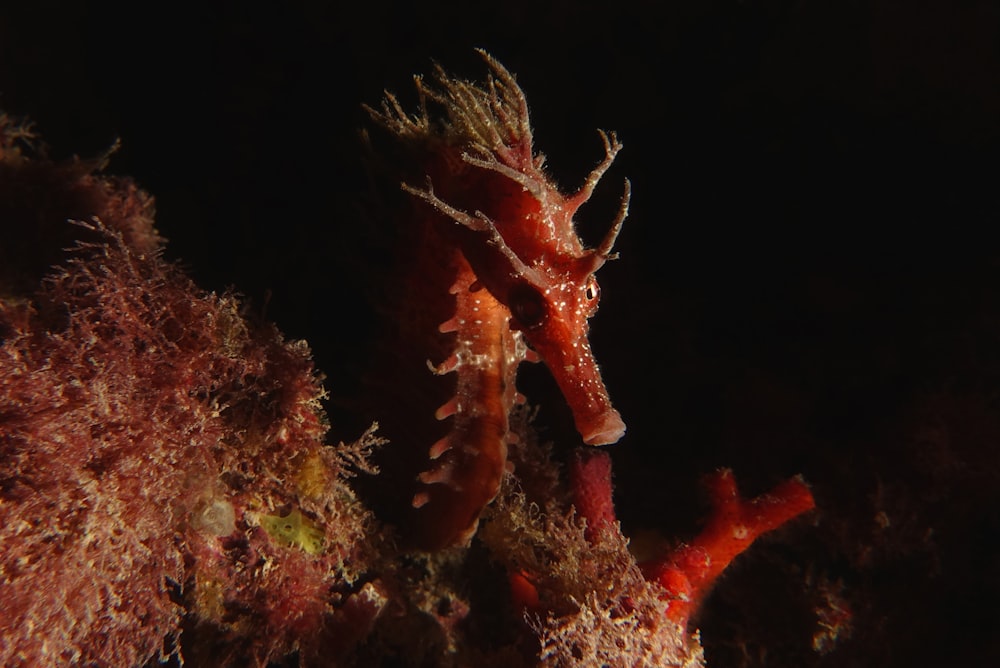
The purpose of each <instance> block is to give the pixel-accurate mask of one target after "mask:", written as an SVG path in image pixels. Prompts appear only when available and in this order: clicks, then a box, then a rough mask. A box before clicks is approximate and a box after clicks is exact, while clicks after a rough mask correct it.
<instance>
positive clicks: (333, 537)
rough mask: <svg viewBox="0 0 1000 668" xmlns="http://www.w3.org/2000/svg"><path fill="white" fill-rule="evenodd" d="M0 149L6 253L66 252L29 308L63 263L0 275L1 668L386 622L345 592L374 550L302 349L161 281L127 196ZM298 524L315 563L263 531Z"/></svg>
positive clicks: (146, 221)
mask: <svg viewBox="0 0 1000 668" xmlns="http://www.w3.org/2000/svg"><path fill="white" fill-rule="evenodd" d="M0 131H2V132H3V135H2V136H0V145H2V146H3V153H2V157H3V162H2V163H0V173H2V176H0V190H2V194H3V197H2V200H0V206H2V207H3V212H2V215H3V220H4V223H5V225H6V226H7V227H6V229H5V233H4V246H5V247H6V248H17V247H18V246H19V245H20V243H21V242H23V239H22V238H19V237H18V236H17V235H18V233H19V232H21V231H25V232H26V234H27V236H28V239H29V240H30V241H32V242H33V243H34V242H37V236H36V231H37V229H39V228H41V229H51V230H57V231H58V233H57V234H54V235H53V237H54V239H52V240H50V241H49V243H56V244H63V245H65V244H64V242H63V240H64V239H66V238H67V237H71V236H74V235H75V236H77V237H78V239H79V241H78V242H77V243H76V246H75V248H74V249H73V250H72V251H70V252H69V254H68V255H67V256H66V257H65V258H64V260H63V262H62V263H61V266H60V267H58V268H57V269H55V270H51V271H50V273H49V274H48V275H47V276H46V277H45V278H44V280H43V281H41V283H40V284H36V288H35V289H34V290H31V291H25V290H23V288H22V286H24V285H26V284H27V278H28V277H30V276H32V275H37V272H39V270H40V268H39V267H38V266H37V265H35V264H34V262H35V260H36V259H37V258H41V257H47V256H51V255H55V254H57V253H58V252H59V251H58V246H57V247H56V248H50V247H39V248H33V250H34V252H32V253H26V254H24V255H23V256H19V257H18V256H8V257H6V258H5V262H4V282H3V284H2V285H0V335H2V347H0V546H2V547H0V592H2V597H3V611H4V612H3V615H2V617H0V664H2V665H4V666H55V665H104V666H131V665H138V664H141V663H143V662H144V661H146V660H147V659H149V658H150V657H155V656H158V655H162V656H167V655H169V654H171V653H173V652H177V651H179V650H178V643H180V642H182V643H183V645H184V646H186V647H191V648H192V649H191V653H190V656H191V658H192V659H194V660H195V661H196V663H200V664H201V665H211V664H215V663H226V662H227V661H228V660H229V658H230V657H239V658H240V660H241V661H250V662H252V663H255V664H257V665H265V664H266V663H267V662H268V661H269V660H271V659H278V658H281V657H284V656H286V655H288V654H289V653H290V652H292V651H295V650H297V651H299V652H301V654H302V656H303V657H304V658H308V657H315V656H319V655H320V654H322V655H323V656H329V655H330V653H331V652H333V653H334V654H333V655H336V652H337V651H339V650H341V649H347V648H348V647H349V646H350V644H351V641H352V639H359V638H360V636H362V635H363V634H364V632H366V631H367V627H368V626H369V625H370V624H371V622H372V620H373V619H374V616H375V615H376V614H377V613H378V609H379V608H380V601H381V597H380V595H379V594H378V585H377V583H370V582H369V583H365V582H361V581H360V579H359V578H360V575H361V573H362V572H363V569H364V564H366V563H367V561H368V559H369V554H368V552H369V549H370V548H369V547H368V546H370V545H373V544H374V543H373V542H372V541H373V539H374V536H373V535H371V534H370V533H369V532H368V530H367V528H368V524H367V522H368V516H367V514H366V513H365V512H364V510H363V509H362V508H361V506H360V505H359V504H357V503H355V502H354V499H353V496H352V493H351V492H350V490H349V489H348V487H347V486H346V485H345V484H344V478H345V469H344V461H345V458H344V457H342V456H341V455H340V454H339V453H338V451H336V450H334V449H331V448H328V447H325V446H324V445H323V444H322V441H321V439H322V437H323V435H324V433H325V431H326V427H325V425H324V419H323V413H322V409H321V408H320V404H319V399H320V397H321V395H322V388H321V387H320V385H319V381H318V379H317V377H316V375H315V373H314V371H313V367H312V362H311V360H310V356H309V351H308V348H306V346H305V344H303V343H301V342H289V341H285V340H283V339H282V337H281V336H280V335H279V334H278V332H277V331H276V330H275V329H274V328H273V327H271V326H268V325H256V324H252V323H250V322H248V321H247V320H246V319H244V317H243V316H242V315H241V313H240V307H239V304H238V303H237V302H236V300H235V299H233V298H232V297H230V296H219V295H214V294H208V293H205V292H203V291H201V290H199V289H197V288H196V287H195V286H194V285H193V284H192V283H191V282H190V280H188V279H187V278H186V277H184V276H183V275H182V274H181V273H180V272H179V270H177V269H176V268H175V267H173V266H171V265H169V264H167V263H166V262H164V261H163V260H162V259H161V258H160V257H159V244H160V241H159V237H158V236H157V235H156V233H155V231H154V230H153V228H152V200H151V199H150V198H148V197H147V196H145V195H144V194H142V193H141V191H139V190H138V189H136V188H135V187H134V186H133V185H132V184H131V183H129V182H127V181H119V180H111V179H105V178H103V177H100V176H97V175H95V174H93V169H94V168H95V166H96V165H95V164H86V163H80V162H75V163H70V164H67V165H57V164H52V163H50V162H48V161H46V160H45V159H44V158H37V157H29V156H28V153H29V151H30V149H31V146H30V145H25V144H23V143H22V142H24V141H25V140H26V139H30V137H29V136H28V135H27V134H26V132H25V129H24V127H23V126H19V125H17V124H14V123H13V122H12V121H10V120H9V119H7V118H4V123H3V125H0ZM67 214H69V215H73V216H84V215H85V216H86V219H85V220H83V221H81V222H76V223H70V222H67V221H66V220H65V217H67ZM371 444H372V442H371V440H369V441H368V442H365V443H362V444H361V445H360V446H358V447H359V448H361V449H364V448H366V447H368V446H369V445H371ZM293 515H294V516H295V517H296V518H299V517H301V518H302V519H301V520H300V521H301V522H308V524H309V526H310V527H311V535H310V540H312V541H314V543H313V544H314V545H315V546H316V548H317V549H316V550H307V549H303V548H302V546H296V545H291V544H289V543H288V541H287V540H283V539H279V537H278V536H275V535H274V533H275V532H274V531H271V530H269V528H268V524H267V519H266V518H268V517H286V518H290V517H292V516H293ZM358 597H361V598H363V599H365V601H366V603H364V604H359V603H358ZM185 615H187V618H186V620H185ZM182 629H183V636H185V638H182V637H181V636H182ZM352 634H353V635H352ZM200 637H208V638H210V639H211V642H197V639H198V638H200ZM328 638H333V640H332V641H330V642H327V641H325V640H324V639H328Z"/></svg>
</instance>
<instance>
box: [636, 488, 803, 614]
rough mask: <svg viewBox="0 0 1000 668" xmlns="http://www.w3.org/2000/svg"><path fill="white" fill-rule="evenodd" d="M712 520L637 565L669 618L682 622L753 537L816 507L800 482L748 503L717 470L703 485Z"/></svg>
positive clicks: (754, 538)
mask: <svg viewBox="0 0 1000 668" xmlns="http://www.w3.org/2000/svg"><path fill="white" fill-rule="evenodd" d="M705 487H706V488H707V490H708V493H709V496H710V500H711V504H712V515H711V517H710V518H709V520H708V523H707V524H706V525H705V528H704V529H703V530H702V532H701V533H700V534H699V535H698V536H697V537H696V538H695V539H694V540H693V541H691V543H689V544H682V545H680V546H678V547H676V548H675V549H673V550H671V551H670V552H668V553H667V554H666V555H664V556H663V557H661V558H658V559H654V560H651V561H648V562H646V563H644V564H642V565H641V566H642V570H643V573H644V574H645V575H646V578H647V579H649V580H655V581H656V582H658V583H659V584H660V585H661V586H662V587H663V588H664V589H665V590H666V596H667V598H669V599H670V600H671V605H670V607H669V609H668V614H669V616H670V617H671V618H672V619H674V620H675V621H677V622H682V623H686V622H687V620H688V618H689V617H690V616H691V614H692V613H693V612H694V610H695V609H697V606H698V605H699V604H700V602H701V601H702V599H703V598H704V596H705V594H706V593H707V592H708V590H709V589H710V588H711V586H712V584H713V583H714V582H715V580H716V578H718V577H719V575H720V574H721V573H722V571H723V570H725V569H726V567H727V566H728V565H729V564H730V562H732V560H733V559H734V558H735V557H736V556H737V555H739V554H740V553H741V552H743V551H744V550H746V549H747V548H748V547H750V544H751V543H753V542H754V541H755V540H756V539H757V537H758V536H760V535H761V534H763V533H766V532H768V531H771V530H772V529H776V528H778V527H779V526H781V525H782V524H784V523H785V522H787V521H789V520H791V519H793V518H795V517H798V516H799V515H801V514H802V513H804V512H806V511H808V510H811V509H812V508H814V507H815V505H816V502H815V500H814V499H813V496H812V492H810V491H809V488H808V487H807V486H806V484H805V482H803V480H802V479H801V478H800V477H795V478H792V479H790V480H787V481H785V482H783V483H781V484H780V485H778V486H777V487H775V488H774V489H773V490H771V492H769V493H767V494H762V495H761V496H758V497H757V498H755V499H752V500H750V501H744V500H743V499H741V498H740V496H739V492H738V490H737V488H736V480H735V478H734V477H733V472H732V471H731V470H729V469H722V470H721V471H718V472H717V473H715V474H713V475H711V476H709V477H708V478H707V480H706V481H705Z"/></svg>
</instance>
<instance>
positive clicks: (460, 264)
mask: <svg viewBox="0 0 1000 668" xmlns="http://www.w3.org/2000/svg"><path fill="white" fill-rule="evenodd" d="M482 55H483V57H484V58H485V60H486V62H487V63H488V65H489V66H490V68H491V70H492V76H491V77H490V78H489V80H488V81H487V83H486V85H485V86H484V87H477V86H476V85H474V84H471V83H468V82H465V81H460V80H456V79H452V78H450V77H449V76H448V75H446V74H445V73H444V72H443V71H441V70H440V69H438V71H437V75H436V80H437V84H438V87H437V88H431V87H428V86H425V85H424V84H423V82H422V81H421V80H420V79H417V87H418V92H419V93H420V98H421V113H420V114H419V115H417V116H409V115H407V114H406V113H405V112H404V111H403V109H402V108H401V107H400V105H399V104H398V102H397V101H396V99H395V98H394V97H393V96H392V95H391V94H387V95H386V99H385V101H384V102H383V105H382V109H381V110H380V111H372V110H370V111H371V113H372V115H373V117H374V119H375V120H376V121H377V122H378V123H379V124H381V125H382V126H384V127H386V128H387V129H389V130H390V131H391V132H392V133H393V134H394V135H396V136H397V137H398V139H400V140H401V141H402V143H403V145H404V147H405V150H406V153H407V155H408V156H410V157H412V158H413V160H414V164H416V165H419V169H418V170H417V171H421V172H422V173H423V174H425V175H426V180H425V182H424V183H415V182H413V181H412V180H409V179H412V174H413V172H409V173H406V174H404V175H403V177H402V178H403V184H402V186H403V189H404V190H406V191H407V192H409V193H410V194H411V195H412V196H413V197H412V201H411V202H410V205H409V207H408V208H407V211H406V213H405V215H404V216H402V218H403V219H402V220H400V221H399V224H400V225H401V226H402V227H403V228H404V229H403V230H402V234H403V238H404V239H405V241H404V242H403V243H404V244H405V255H404V256H403V257H405V258H406V259H405V260H404V264H405V266H404V267H401V274H400V275H401V276H402V278H403V280H402V281H401V284H400V288H399V290H398V291H397V292H396V294H395V295H394V300H393V305H394V306H393V307H392V308H393V310H394V312H393V314H392V315H393V317H394V319H395V320H396V328H395V330H394V333H393V334H392V335H391V336H390V337H389V342H388V344H387V345H385V346H383V348H382V350H383V351H386V359H384V360H383V364H382V365H381V368H382V372H381V373H380V374H377V375H379V376H381V380H380V381H379V384H378V392H377V394H378V396H379V398H380V403H381V404H382V405H383V406H384V407H385V410H384V412H382V413H381V415H380V419H381V421H382V423H383V433H385V435H387V436H388V438H389V439H390V441H393V442H394V443H393V445H391V446H390V447H394V448H397V449H399V448H405V449H406V451H405V454H403V452H402V451H400V454H401V457H402V458H403V459H405V460H406V463H405V465H404V466H413V467H414V469H415V470H418V471H421V473H420V474H419V476H418V477H417V480H416V482H415V487H414V490H413V492H412V494H413V496H412V504H411V505H412V509H411V511H410V513H409V516H407V517H405V518H402V519H401V520H400V521H401V523H403V524H405V525H406V526H405V527H403V528H404V529H405V530H406V531H407V533H409V534H410V535H411V536H412V537H413V538H414V540H415V541H416V543H417V544H418V545H420V546H422V547H425V548H428V549H432V548H438V547H443V546H447V545H452V544H460V543H465V542H467V541H468V540H469V539H470V538H471V537H472V535H473V534H474V533H475V530H476V526H477V524H478V520H479V515H480V513H481V512H482V509H483V508H484V507H485V506H486V505H487V504H488V503H489V502H490V501H491V500H492V499H493V498H494V497H495V496H496V494H497V492H498V490H499V487H500V482H501V479H502V477H503V473H504V470H505V466H506V458H507V445H508V443H509V441H510V439H511V438H512V435H511V434H510V433H509V428H508V416H509V414H510V412H511V410H512V408H513V406H514V404H515V402H516V401H517V400H518V394H517V391H516V388H515V378H516V373H517V367H518V365H519V364H520V363H521V362H522V361H525V359H528V358H529V357H532V358H534V357H536V356H537V357H538V358H540V359H541V360H542V361H544V362H545V364H546V365H547V366H548V368H549V369H550V370H551V372H552V374H553V376H554V377H555V379H556V382H557V383H558V385H559V387H560V389H561V391H562V393H563V395H564V396H565V398H566V401H567V403H568V404H569V406H570V408H571V409H572V411H573V416H574V420H575V423H576V427H577V429H578V431H579V432H580V434H581V436H582V438H583V440H584V442H586V443H589V444H592V445H602V444H607V443H613V442H615V441H617V440H618V439H619V438H621V436H622V434H623V433H624V431H625V425H624V423H623V422H622V419H621V416H620V415H619V414H618V411H616V410H615V409H614V408H613V407H612V405H611V400H610V398H609V397H608V393H607V390H606V388H605V386H604V383H603V381H602V379H601V375H600V372H599V370H598V368H597V364H596V363H595V361H594V358H593V355H592V354H591V350H590V344H589V342H588V339H587V331H588V325H587V319H588V318H589V317H590V316H591V315H592V314H593V313H594V311H595V310H596V308H597V302H598V287H597V283H596V281H595V280H594V272H595V271H597V269H599V268H600V267H601V266H602V265H603V264H604V262H606V261H607V260H608V259H609V258H611V257H612V256H611V247H612V245H613V243H614V240H615V238H616V237H617V235H618V232H619V230H620V228H621V225H622V222H623V221H624V219H625V216H626V214H627V210H628V194H629V192H628V182H627V181H626V192H625V197H624V198H623V200H622V207H621V210H620V212H619V215H618V217H617V219H616V220H615V221H614V224H613V225H612V226H611V229H610V231H609V232H608V234H607V236H606V237H605V239H604V240H603V242H602V243H601V244H600V245H599V246H598V247H597V248H595V249H585V248H584V247H583V244H582V243H581V241H580V239H579V237H578V236H577V235H576V232H575V229H574V224H573V215H574V213H575V212H576V211H577V209H578V208H579V207H580V206H581V205H583V203H584V202H586V201H587V200H588V199H589V197H590V195H591V193H592V191H593V189H594V187H595V186H596V184H597V182H598V181H599V180H600V178H601V176H602V175H603V174H604V172H605V171H606V170H607V169H608V167H609V166H610V165H611V163H612V161H613V160H614V157H615V154H616V153H617V152H618V150H619V149H620V148H621V145H620V144H619V143H618V142H617V141H616V139H615V137H614V135H611V136H610V137H609V136H608V135H605V134H604V133H601V137H602V139H603V141H604V144H605V149H606V156H605V159H604V160H603V161H602V162H601V164H600V165H598V166H597V167H596V168H595V169H594V170H593V171H592V172H591V174H590V176H589V177H588V178H587V180H586V182H585V183H584V185H583V186H582V187H581V188H580V189H579V190H578V191H577V192H576V193H574V194H572V195H569V196H564V195H562V194H561V193H560V192H559V191H558V189H557V188H556V187H555V186H554V185H553V184H552V183H551V182H550V181H549V180H548V179H547V177H546V175H545V174H544V172H543V171H542V165H543V162H544V157H543V156H541V155H536V154H534V153H533V149H532V135H531V129H530V126H529V123H528V111H527V104H526V102H525V99H524V95H523V93H522V92H521V89H520V88H519V87H518V86H517V83H516V82H515V81H514V78H513V76H512V75H511V74H510V73H509V72H508V71H507V70H506V69H504V68H503V66H502V65H500V64H499V63H498V62H496V61H495V60H494V59H492V58H491V57H490V56H488V55H486V54H485V53H483V54H482ZM428 102H430V103H431V104H436V105H438V106H440V107H442V108H443V110H444V118H443V119H441V120H436V119H433V118H432V117H431V116H430V115H429V114H428V111H427V106H428ZM529 346H530V349H529ZM390 377H391V381H390V380H389V378H390ZM401 441H403V442H401ZM394 452H395V450H394Z"/></svg>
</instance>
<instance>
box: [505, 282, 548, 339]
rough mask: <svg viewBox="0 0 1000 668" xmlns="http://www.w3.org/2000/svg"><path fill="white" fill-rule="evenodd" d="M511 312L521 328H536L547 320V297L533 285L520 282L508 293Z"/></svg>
mask: <svg viewBox="0 0 1000 668" xmlns="http://www.w3.org/2000/svg"><path fill="white" fill-rule="evenodd" d="M508 300H509V301H508V303H509V306H510V312H511V314H512V315H513V316H514V320H515V321H516V325H517V326H518V328H519V329H534V328H535V327H538V326H539V325H541V324H542V323H543V322H544V321H545V317H546V315H547V313H546V310H545V298H544V297H542V295H541V293H539V292H538V290H536V289H535V288H533V287H532V286H530V285H528V284H526V283H519V284H517V285H515V286H514V287H512V288H511V289H510V294H509V295H508Z"/></svg>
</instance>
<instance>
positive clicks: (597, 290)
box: [583, 276, 601, 318]
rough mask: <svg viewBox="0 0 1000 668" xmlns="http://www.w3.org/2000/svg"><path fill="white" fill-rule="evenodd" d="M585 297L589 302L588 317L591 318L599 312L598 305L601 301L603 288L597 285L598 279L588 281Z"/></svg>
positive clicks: (584, 290)
mask: <svg viewBox="0 0 1000 668" xmlns="http://www.w3.org/2000/svg"><path fill="white" fill-rule="evenodd" d="M583 296H584V299H586V300H587V310H588V313H587V317H588V318H589V317H590V316H592V315H594V313H596V312H597V305H598V304H599V303H600V301H601V286H599V285H598V284H597V279H596V278H594V277H593V276H591V277H590V280H588V281H587V285H586V286H585V287H584V289H583Z"/></svg>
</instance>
